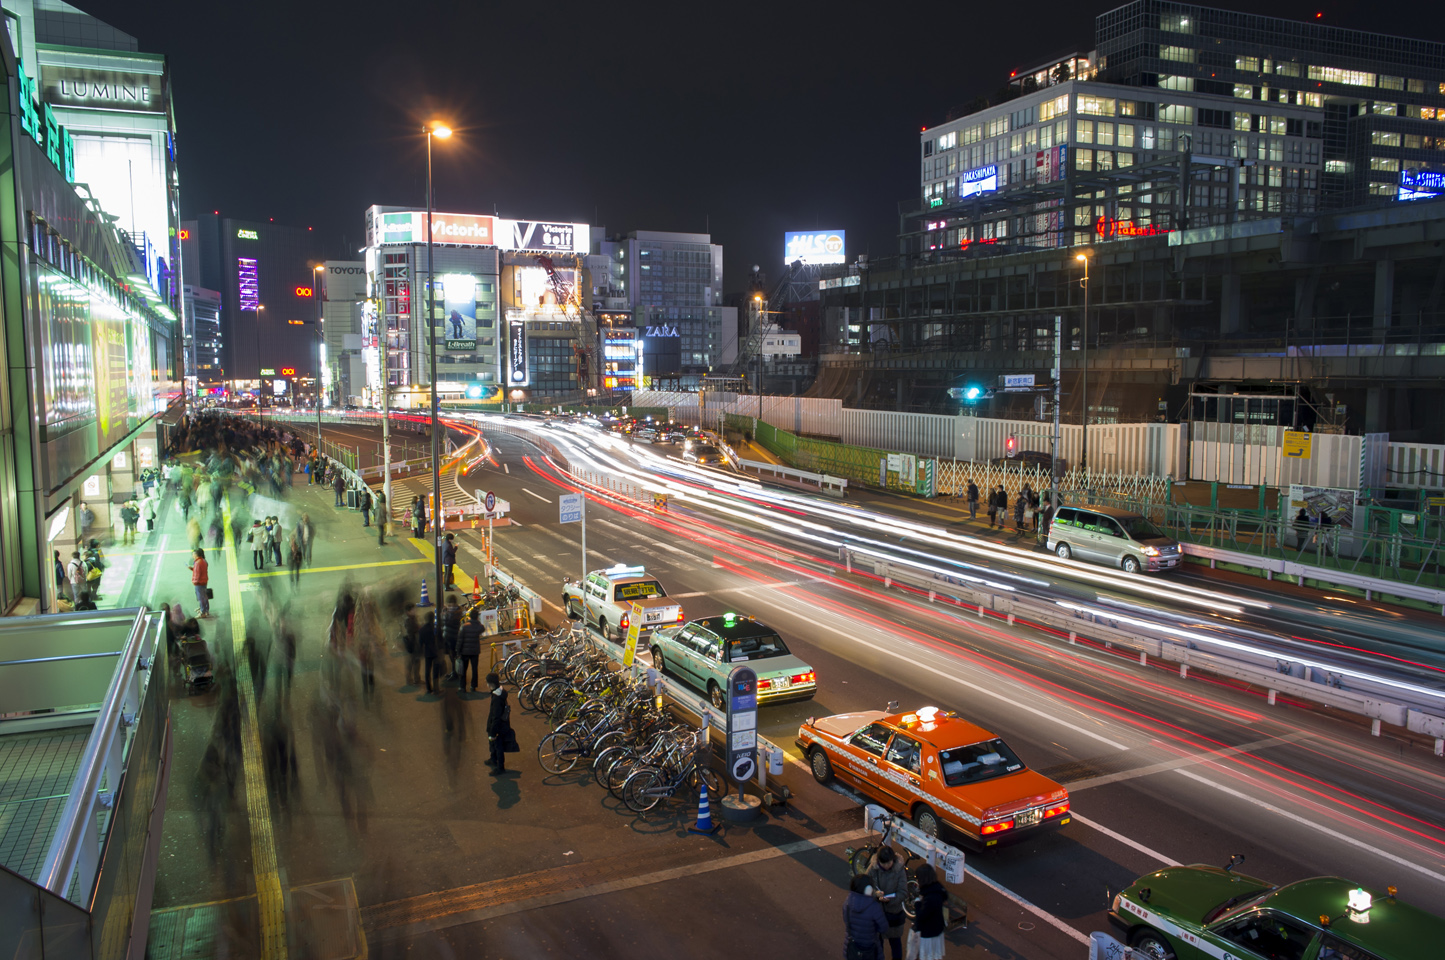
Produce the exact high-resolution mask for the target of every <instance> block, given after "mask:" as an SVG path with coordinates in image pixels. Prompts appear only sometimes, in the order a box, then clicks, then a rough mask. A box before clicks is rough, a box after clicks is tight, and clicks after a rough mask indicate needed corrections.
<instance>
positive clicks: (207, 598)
mask: <svg viewBox="0 0 1445 960" xmlns="http://www.w3.org/2000/svg"><path fill="white" fill-rule="evenodd" d="M194 552H195V555H196V558H195V559H194V560H192V561H191V564H190V568H191V585H192V586H194V587H195V588H196V603H198V604H200V607H201V613H200V616H201V617H202V618H208V617H210V615H211V590H210V587H208V586H207V584H208V583H210V582H211V577H210V570H209V568H208V567H207V566H206V551H204V550H202V549H201V548H200V547H197V548H196V549H195V551H194Z"/></svg>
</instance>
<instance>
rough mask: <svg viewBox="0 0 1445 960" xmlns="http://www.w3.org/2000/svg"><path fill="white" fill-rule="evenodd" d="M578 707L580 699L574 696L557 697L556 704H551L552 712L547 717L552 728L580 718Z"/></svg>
mask: <svg viewBox="0 0 1445 960" xmlns="http://www.w3.org/2000/svg"><path fill="white" fill-rule="evenodd" d="M580 705H581V698H579V697H578V696H577V695H576V694H564V695H562V696H560V697H558V698H557V702H556V703H554V704H552V710H551V712H550V714H549V716H548V719H549V720H550V721H551V722H552V726H554V727H556V726H560V725H561V724H562V723H565V722H566V721H568V720H573V719H576V718H578V717H580V716H581V712H580V710H579V709H578V708H579V706H580Z"/></svg>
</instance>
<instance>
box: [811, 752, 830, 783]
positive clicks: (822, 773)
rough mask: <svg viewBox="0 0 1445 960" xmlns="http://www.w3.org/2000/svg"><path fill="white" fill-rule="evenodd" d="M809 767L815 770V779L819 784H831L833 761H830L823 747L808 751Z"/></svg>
mask: <svg viewBox="0 0 1445 960" xmlns="http://www.w3.org/2000/svg"><path fill="white" fill-rule="evenodd" d="M808 766H809V767H811V768H812V770H813V779H814V780H816V781H818V782H819V783H829V782H830V781H832V779H833V761H831V760H829V759H828V754H827V752H826V751H824V749H823V748H822V747H814V748H813V749H812V750H810V751H808Z"/></svg>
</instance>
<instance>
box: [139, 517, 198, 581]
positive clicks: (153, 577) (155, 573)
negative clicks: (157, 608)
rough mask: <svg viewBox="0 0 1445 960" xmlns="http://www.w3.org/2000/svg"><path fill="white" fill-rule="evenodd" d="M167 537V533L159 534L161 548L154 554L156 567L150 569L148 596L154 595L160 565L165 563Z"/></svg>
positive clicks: (168, 535)
mask: <svg viewBox="0 0 1445 960" xmlns="http://www.w3.org/2000/svg"><path fill="white" fill-rule="evenodd" d="M157 519H159V518H157ZM168 539H170V534H169V533H163V534H161V550H160V553H158V554H157V555H156V568H155V569H154V570H152V571H151V592H150V593H148V594H146V596H148V597H154V596H155V595H156V584H157V583H159V582H160V575H161V567H164V566H165V565H166V541H167V540H168ZM191 593H192V594H193V595H194V593H195V591H194V590H193V591H191Z"/></svg>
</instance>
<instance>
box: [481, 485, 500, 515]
mask: <svg viewBox="0 0 1445 960" xmlns="http://www.w3.org/2000/svg"><path fill="white" fill-rule="evenodd" d="M482 502H483V503H485V504H486V506H487V512H488V513H491V512H492V511H493V510H495V509H497V495H496V494H495V493H493V492H492V491H490V490H488V491H487V496H486V499H485V500H483V501H482Z"/></svg>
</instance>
